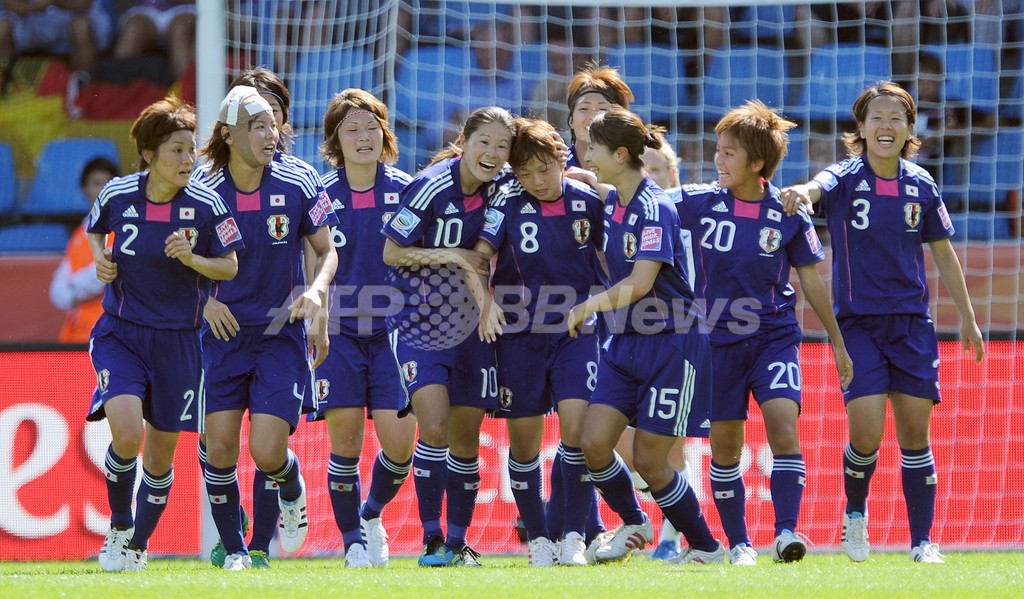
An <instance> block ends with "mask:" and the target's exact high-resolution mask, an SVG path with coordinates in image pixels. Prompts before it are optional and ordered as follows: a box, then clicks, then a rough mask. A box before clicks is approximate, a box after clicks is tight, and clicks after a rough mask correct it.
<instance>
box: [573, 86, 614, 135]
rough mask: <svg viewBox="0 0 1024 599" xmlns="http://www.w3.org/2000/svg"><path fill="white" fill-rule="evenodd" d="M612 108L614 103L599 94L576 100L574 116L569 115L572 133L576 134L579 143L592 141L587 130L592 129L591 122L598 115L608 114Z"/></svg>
mask: <svg viewBox="0 0 1024 599" xmlns="http://www.w3.org/2000/svg"><path fill="white" fill-rule="evenodd" d="M611 108H612V103H611V102H609V101H608V98H606V97H604V96H602V95H601V94H599V93H597V92H589V93H586V94H583V95H582V96H580V98H579V100H576V106H574V107H573V109H572V114H571V115H569V126H570V127H572V132H573V133H574V134H576V140H577V142H580V141H582V142H583V143H587V141H588V140H589V139H590V136H589V133H588V132H587V128H588V127H590V121H592V120H594V117H595V116H597V115H598V114H600V113H602V112H608V111H609V110H611Z"/></svg>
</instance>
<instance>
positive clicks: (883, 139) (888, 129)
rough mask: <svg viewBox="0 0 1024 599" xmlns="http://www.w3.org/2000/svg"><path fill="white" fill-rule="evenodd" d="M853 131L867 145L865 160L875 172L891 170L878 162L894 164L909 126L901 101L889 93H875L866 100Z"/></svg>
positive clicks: (910, 133) (908, 134) (907, 134)
mask: <svg viewBox="0 0 1024 599" xmlns="http://www.w3.org/2000/svg"><path fill="white" fill-rule="evenodd" d="M857 131H858V132H859V133H860V136H861V138H863V139H864V144H865V146H866V148H867V159H868V162H869V163H870V164H871V166H872V168H875V171H876V173H878V174H879V175H881V174H883V173H882V172H879V171H886V170H891V169H889V168H876V164H878V165H896V164H898V163H899V158H900V154H901V153H902V152H903V146H905V145H906V143H907V139H908V138H909V137H910V136H911V135H912V134H913V129H912V128H911V126H910V124H909V120H908V118H907V110H906V108H905V107H904V106H903V104H902V103H901V102H900V101H899V100H898V99H896V98H894V97H892V96H886V95H882V96H878V97H876V98H874V99H873V100H871V102H869V103H868V107H867V110H866V111H865V114H864V121H863V122H860V123H857Z"/></svg>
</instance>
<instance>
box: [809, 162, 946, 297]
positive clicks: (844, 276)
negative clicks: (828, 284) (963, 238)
mask: <svg viewBox="0 0 1024 599" xmlns="http://www.w3.org/2000/svg"><path fill="white" fill-rule="evenodd" d="M814 182H815V183H816V184H817V185H818V186H819V187H820V188H821V190H822V192H821V206H822V208H823V209H824V212H825V220H826V222H827V223H828V230H829V234H830V235H831V237H832V295H833V302H834V304H835V308H836V316H838V317H845V316H855V315H873V314H919V315H924V316H928V315H929V310H928V281H927V278H926V271H925V264H924V250H923V248H922V245H923V244H924V243H927V242H930V241H937V240H940V239H946V238H948V237H950V236H952V235H953V223H952V222H951V221H950V218H949V213H947V212H946V206H945V204H943V202H942V197H941V196H940V195H939V190H938V188H937V187H936V186H935V180H934V179H932V176H931V175H930V174H928V171H926V170H925V169H923V168H921V167H920V166H918V165H916V164H914V163H912V162H908V161H906V160H903V159H900V163H899V174H898V175H897V177H896V178H895V179H883V178H881V177H879V176H878V175H876V174H875V173H874V172H873V171H872V170H871V166H870V165H869V164H868V161H867V160H866V159H865V158H864V157H862V156H859V157H855V158H849V159H847V160H844V161H843V162H840V163H838V164H834V165H832V166H830V167H828V168H826V169H825V170H823V171H821V172H820V173H818V174H817V175H816V176H815V177H814Z"/></svg>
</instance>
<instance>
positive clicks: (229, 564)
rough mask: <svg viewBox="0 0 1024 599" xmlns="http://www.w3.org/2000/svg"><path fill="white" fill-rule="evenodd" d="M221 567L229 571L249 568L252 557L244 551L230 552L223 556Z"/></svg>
mask: <svg viewBox="0 0 1024 599" xmlns="http://www.w3.org/2000/svg"><path fill="white" fill-rule="evenodd" d="M222 568H223V569H225V570H229V571H231V572H239V571H241V570H249V569H251V568H252V558H251V557H249V555H248V554H245V553H232V554H231V555H228V556H225V557H224V565H223V566H222Z"/></svg>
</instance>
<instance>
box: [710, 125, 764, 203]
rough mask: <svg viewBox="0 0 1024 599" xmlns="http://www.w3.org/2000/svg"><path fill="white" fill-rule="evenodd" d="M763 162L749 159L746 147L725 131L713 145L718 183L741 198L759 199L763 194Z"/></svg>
mask: <svg viewBox="0 0 1024 599" xmlns="http://www.w3.org/2000/svg"><path fill="white" fill-rule="evenodd" d="M763 167H764V162H763V161H761V160H758V161H756V162H751V161H750V156H749V155H748V154H747V150H746V148H744V147H743V146H741V145H740V144H739V142H737V141H736V138H735V137H733V136H732V135H731V134H729V133H727V132H722V134H721V135H719V136H718V144H717V145H716V146H715V169H716V170H717V171H718V185H719V187H721V188H722V189H728V190H729V191H731V192H732V194H733V195H734V196H736V197H737V198H739V199H741V200H759V199H761V197H762V196H763V195H764V193H763V189H762V188H761V169H762V168H763Z"/></svg>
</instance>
